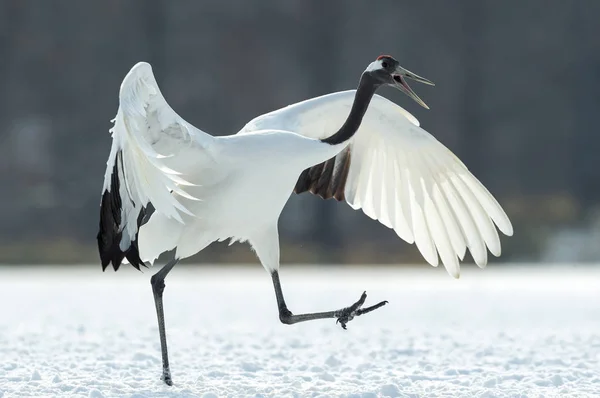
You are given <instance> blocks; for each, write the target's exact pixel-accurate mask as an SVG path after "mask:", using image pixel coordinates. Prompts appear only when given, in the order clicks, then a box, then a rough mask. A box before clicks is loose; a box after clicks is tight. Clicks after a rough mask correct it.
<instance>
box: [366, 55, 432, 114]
mask: <svg viewBox="0 0 600 398" xmlns="http://www.w3.org/2000/svg"><path fill="white" fill-rule="evenodd" d="M364 73H367V74H369V75H370V76H371V77H373V78H374V79H375V81H376V84H379V85H384V84H386V85H388V86H392V87H394V88H397V89H398V90H400V91H402V92H403V93H404V94H406V95H408V96H409V97H410V98H412V99H413V100H415V101H416V102H417V104H419V105H421V106H422V107H424V108H426V109H429V107H428V106H427V104H425V102H423V100H422V99H421V98H419V96H418V95H417V94H415V92H414V91H413V90H412V88H410V87H409V85H408V83H406V79H411V80H414V81H416V82H419V83H425V84H428V85H430V86H435V84H433V82H432V81H430V80H427V79H425V78H424V77H421V76H419V75H416V74H414V73H412V72H411V71H409V70H406V69H404V68H403V67H401V66H400V64H399V63H398V61H396V60H395V59H394V58H393V57H392V56H390V55H380V56H379V57H377V59H376V60H375V61H373V62H371V64H369V66H368V67H367V69H366V70H365V72H364Z"/></svg>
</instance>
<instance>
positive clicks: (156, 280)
mask: <svg viewBox="0 0 600 398" xmlns="http://www.w3.org/2000/svg"><path fill="white" fill-rule="evenodd" d="M178 261H179V259H177V258H175V259H173V260H171V261H169V262H168V263H167V265H165V266H164V267H162V268H161V270H160V271H158V272H157V273H156V274H154V275H152V278H150V283H151V284H152V293H153V294H154V304H155V305H156V316H157V317H158V333H159V334H160V350H161V352H162V362H163V374H162V380H164V382H165V384H167V385H168V386H172V385H173V381H172V380H171V369H170V368H169V354H168V352H167V335H166V333H165V313H164V310H163V299H162V297H163V292H164V291H165V278H166V276H167V274H168V273H169V272H171V270H172V269H173V267H174V266H175V264H177V262H178Z"/></svg>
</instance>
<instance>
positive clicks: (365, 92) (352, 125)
mask: <svg viewBox="0 0 600 398" xmlns="http://www.w3.org/2000/svg"><path fill="white" fill-rule="evenodd" d="M378 87H379V84H377V82H376V80H375V78H373V77H372V76H371V75H370V74H369V73H363V74H362V76H361V77H360V82H359V83H358V88H357V89H356V94H355V96H354V102H353V103H352V109H350V114H349V115H348V118H347V119H346V121H345V122H344V124H343V125H342V127H340V129H339V130H338V131H337V133H335V134H333V135H332V136H330V137H327V138H325V139H322V140H321V142H324V143H326V144H330V145H337V144H341V143H343V142H345V141H347V140H349V139H350V138H352V136H353V135H354V134H355V133H356V131H357V130H358V128H359V127H360V123H361V122H362V119H363V116H364V115H365V112H366V111H367V108H368V107H369V103H370V102H371V98H373V94H375V91H377V88H378Z"/></svg>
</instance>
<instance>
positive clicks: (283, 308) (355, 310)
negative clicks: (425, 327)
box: [271, 271, 387, 329]
mask: <svg viewBox="0 0 600 398" xmlns="http://www.w3.org/2000/svg"><path fill="white" fill-rule="evenodd" d="M271 277H272V278H273V287H274V288H275V296H276V297H277V307H278V308H279V320H280V321H281V322H282V323H285V324H286V325H293V324H294V323H298V322H305V321H312V320H315V319H327V318H337V322H336V323H338V322H339V323H340V324H341V325H342V328H344V329H346V324H347V323H348V322H350V321H351V320H352V319H354V317H355V316H360V315H363V314H366V313H367V312H371V311H373V310H376V309H377V308H380V307H383V306H384V305H386V304H387V301H382V302H380V303H377V304H375V305H373V306H371V307H367V308H362V306H363V304H364V303H365V300H366V298H367V292H363V294H362V295H361V296H360V299H359V300H358V301H357V302H356V303H354V304H352V305H351V306H350V307H346V308H342V309H340V310H336V311H328V312H314V313H309V314H298V315H294V314H292V312H291V311H290V310H289V309H288V308H287V305H286V304H285V299H284V298H283V291H282V290H281V282H280V281H279V273H278V272H277V271H274V272H273V273H272V274H271Z"/></svg>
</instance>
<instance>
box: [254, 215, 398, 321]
mask: <svg viewBox="0 0 600 398" xmlns="http://www.w3.org/2000/svg"><path fill="white" fill-rule="evenodd" d="M250 244H251V245H252V247H253V248H254V250H255V251H256V254H257V255H258V258H259V259H260V261H261V263H262V265H263V266H264V267H265V269H266V270H268V271H269V272H270V273H271V278H272V279H273V287H274V288H275V297H276V299H277V307H278V308H279V320H280V321H281V322H282V323H285V324H286V325H293V324H294V323H298V322H305V321H312V320H315V319H327V318H335V319H337V323H340V325H341V326H342V328H344V329H346V324H347V323H348V322H350V321H351V320H352V319H354V317H356V316H360V315H363V314H366V313H368V312H371V311H374V310H376V309H377V308H380V307H383V306H384V305H385V304H387V301H382V302H380V303H378V304H375V305H373V306H371V307H367V308H362V306H363V304H364V303H365V300H366V298H367V293H366V292H364V293H363V294H362V295H361V296H360V299H359V300H358V301H357V302H356V303H354V304H352V305H351V306H349V307H345V308H341V309H339V310H335V311H327V312H315V313H308V314H298V315H294V314H292V312H291V311H290V310H289V309H288V307H287V305H286V303H285V299H284V297H283V290H282V289H281V282H280V280H279V271H278V269H279V234H278V232H277V226H276V225H274V226H271V227H270V228H267V229H265V230H264V231H262V233H260V234H257V235H256V236H254V237H253V238H252V239H250Z"/></svg>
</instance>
